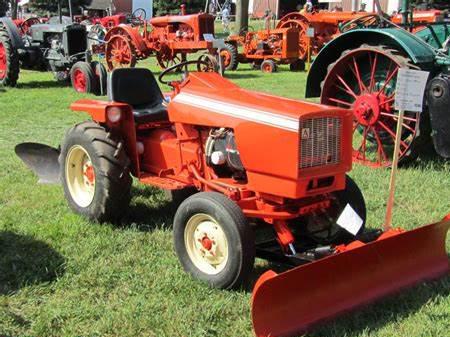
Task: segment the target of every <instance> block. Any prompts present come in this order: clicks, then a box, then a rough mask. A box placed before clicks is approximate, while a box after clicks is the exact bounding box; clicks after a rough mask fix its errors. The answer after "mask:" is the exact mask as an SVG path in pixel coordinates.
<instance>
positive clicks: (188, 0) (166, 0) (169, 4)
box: [153, 0, 205, 15]
mask: <svg viewBox="0 0 450 337" xmlns="http://www.w3.org/2000/svg"><path fill="white" fill-rule="evenodd" d="M181 4H185V5H186V10H187V12H188V13H198V12H200V11H203V10H204V9H205V8H204V7H205V0H185V1H182V0H154V1H153V10H154V12H155V15H165V14H178V13H179V12H180V6H181Z"/></svg>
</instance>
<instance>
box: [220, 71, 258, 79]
mask: <svg viewBox="0 0 450 337" xmlns="http://www.w3.org/2000/svg"><path fill="white" fill-rule="evenodd" d="M225 77H226V78H229V79H233V80H237V79H244V78H256V77H258V76H257V75H255V74H253V73H252V72H250V71H248V72H247V71H245V72H233V71H227V72H225Z"/></svg>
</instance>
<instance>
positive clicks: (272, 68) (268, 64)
mask: <svg viewBox="0 0 450 337" xmlns="http://www.w3.org/2000/svg"><path fill="white" fill-rule="evenodd" d="M261 71H262V72H263V73H274V72H276V71H277V64H276V63H275V61H274V60H264V61H263V62H262V63H261Z"/></svg>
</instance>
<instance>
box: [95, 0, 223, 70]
mask: <svg viewBox="0 0 450 337" xmlns="http://www.w3.org/2000/svg"><path fill="white" fill-rule="evenodd" d="M213 37H214V16H212V15H210V14H205V13H201V14H192V15H186V14H185V9H184V6H182V15H173V16H162V17H156V18H153V19H151V20H150V27H148V25H147V23H146V22H145V23H144V27H143V29H142V28H140V27H131V26H128V25H119V26H117V27H113V28H112V29H110V30H109V31H108V32H107V34H106V36H105V38H104V39H105V41H106V46H105V47H104V48H105V50H104V51H103V50H100V52H105V58H106V62H107V64H108V68H109V70H112V69H115V68H122V67H134V66H135V64H136V61H137V60H142V59H146V58H148V57H150V56H152V55H154V56H156V60H157V62H158V65H159V66H160V67H161V68H163V69H165V68H167V67H168V66H169V65H172V64H175V63H177V62H180V61H185V60H186V56H187V54H189V53H196V52H198V51H201V50H204V51H207V53H206V54H205V55H207V56H203V57H204V58H205V59H206V60H208V61H210V62H215V58H213V57H212V56H209V55H211V54H214V53H215V46H214V43H213V41H211V38H213Z"/></svg>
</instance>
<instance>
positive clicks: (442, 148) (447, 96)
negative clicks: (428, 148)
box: [428, 74, 450, 158]
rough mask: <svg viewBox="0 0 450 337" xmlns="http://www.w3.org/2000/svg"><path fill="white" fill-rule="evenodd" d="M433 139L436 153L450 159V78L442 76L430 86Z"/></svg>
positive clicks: (429, 101) (436, 78)
mask: <svg viewBox="0 0 450 337" xmlns="http://www.w3.org/2000/svg"><path fill="white" fill-rule="evenodd" d="M428 106H429V111H430V119H431V128H432V133H431V135H432V138H433V143H434V148H435V150H436V152H437V153H438V154H439V155H440V156H442V157H444V158H450V76H448V75H444V74H440V75H438V76H436V77H435V78H433V79H432V80H431V81H430V83H429V85H428Z"/></svg>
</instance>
